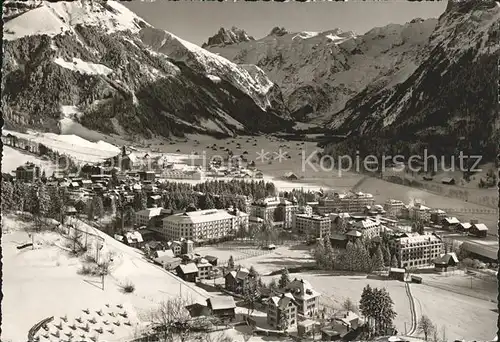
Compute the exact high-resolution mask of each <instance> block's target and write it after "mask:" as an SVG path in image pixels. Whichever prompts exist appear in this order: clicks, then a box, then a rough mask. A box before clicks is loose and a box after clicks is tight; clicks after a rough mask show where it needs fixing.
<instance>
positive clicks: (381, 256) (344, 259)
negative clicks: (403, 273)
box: [313, 236, 398, 273]
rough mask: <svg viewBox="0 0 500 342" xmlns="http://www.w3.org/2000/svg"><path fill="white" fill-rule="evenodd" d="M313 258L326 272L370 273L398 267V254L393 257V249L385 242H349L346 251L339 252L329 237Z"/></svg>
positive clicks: (319, 245)
mask: <svg viewBox="0 0 500 342" xmlns="http://www.w3.org/2000/svg"><path fill="white" fill-rule="evenodd" d="M313 256H314V259H315V260H316V264H317V266H318V267H319V268H320V269H326V270H334V269H335V270H340V271H352V272H367V273H370V272H373V271H378V270H382V269H383V268H384V267H388V266H391V267H397V265H398V260H397V257H396V254H394V255H392V256H391V249H390V248H389V247H388V245H387V244H385V243H384V242H383V241H382V242H379V241H368V240H364V239H359V240H356V241H355V242H352V241H349V242H348V243H347V246H346V249H345V250H339V249H334V248H333V247H332V244H331V242H330V237H329V236H327V237H325V238H324V239H321V240H319V241H318V244H317V246H316V248H315V250H314V252H313Z"/></svg>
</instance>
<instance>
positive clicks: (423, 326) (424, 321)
mask: <svg viewBox="0 0 500 342" xmlns="http://www.w3.org/2000/svg"><path fill="white" fill-rule="evenodd" d="M434 330H436V327H435V326H434V324H433V323H432V321H431V319H430V318H429V317H427V316H426V315H422V317H420V320H419V321H418V331H419V332H420V333H423V334H424V338H425V340H426V341H427V338H428V337H429V335H430V334H432V333H433V332H434Z"/></svg>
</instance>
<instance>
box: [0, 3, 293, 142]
mask: <svg viewBox="0 0 500 342" xmlns="http://www.w3.org/2000/svg"><path fill="white" fill-rule="evenodd" d="M6 4H7V6H6V7H7V9H5V8H6V7H4V14H5V13H7V14H10V18H11V19H10V20H8V21H6V22H5V25H4V51H5V52H4V69H3V71H4V78H3V81H2V82H3V87H4V92H3V95H2V107H3V108H4V109H5V111H4V114H5V118H6V125H7V126H8V127H28V128H36V129H46V130H50V131H58V129H60V124H61V120H64V119H65V120H72V121H74V122H78V123H80V124H82V125H84V126H85V127H87V128H89V129H93V130H98V131H101V132H103V133H116V134H122V135H130V134H139V135H143V136H146V137H150V136H153V135H163V136H169V135H172V134H177V135H182V134H184V133H187V132H201V133H208V134H216V135H219V134H222V135H233V134H235V133H239V132H246V133H256V132H260V131H266V132H268V131H275V130H278V129H281V128H283V127H285V129H286V127H290V126H291V125H292V122H291V121H290V117H289V114H288V112H287V109H286V107H285V106H284V103H283V100H282V97H281V92H280V89H279V87H277V86H276V85H275V84H274V83H273V82H271V81H270V80H269V79H268V78H267V76H266V75H265V73H264V72H263V71H262V70H261V69H260V68H258V67H256V66H240V65H236V64H234V63H232V62H230V61H228V60H226V59H224V58H221V57H220V56H217V55H215V54H212V53H210V52H208V51H206V50H204V49H202V48H200V47H198V46H196V45H194V44H191V43H189V42H186V41H184V40H182V39H180V38H179V37H176V36H175V35H172V34H170V33H168V32H166V31H163V30H157V29H155V28H154V27H152V26H151V25H149V24H148V23H147V22H145V21H144V20H143V19H141V18H139V17H137V16H136V15H135V14H134V13H133V12H131V11H130V10H128V9H127V8H126V7H125V6H123V5H122V4H120V3H119V2H117V1H82V0H80V1H74V2H60V3H55V2H48V1H29V2H24V1H23V2H19V1H10V2H6ZM26 4H28V5H29V6H26Z"/></svg>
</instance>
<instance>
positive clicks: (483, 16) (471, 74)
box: [329, 1, 500, 159]
mask: <svg viewBox="0 0 500 342" xmlns="http://www.w3.org/2000/svg"><path fill="white" fill-rule="evenodd" d="M499 54H500V3H499V2H495V1H467V2H456V3H451V2H450V4H449V5H448V7H447V9H446V11H445V13H443V15H441V17H440V18H439V21H438V24H437V25H436V28H435V30H434V31H433V33H432V35H431V37H430V39H429V43H428V44H427V45H426V46H425V49H423V50H422V52H421V59H420V62H419V64H418V65H417V67H416V69H415V70H414V71H413V72H412V73H411V74H409V75H408V76H407V77H406V78H405V79H403V80H402V82H400V83H398V84H393V85H391V86H386V87H383V88H376V87H375V88H371V89H370V88H366V89H365V90H363V91H362V92H361V93H359V94H358V95H356V96H355V97H353V98H352V99H351V100H350V101H348V103H347V104H346V106H345V108H344V109H343V110H342V111H340V112H338V113H336V114H335V115H334V116H333V117H332V119H331V120H330V122H329V127H330V129H332V130H333V131H335V132H338V133H339V134H348V135H349V136H350V138H349V139H348V140H347V141H345V142H343V143H341V144H340V146H336V145H332V151H335V152H337V153H341V152H342V151H344V152H345V151H347V150H350V149H352V148H354V147H355V148H362V149H364V150H367V149H368V146H371V148H372V149H374V150H377V149H379V150H381V149H383V146H386V147H387V146H393V147H397V146H399V147H398V148H395V149H394V151H393V152H396V150H398V149H399V150H401V149H404V150H405V154H411V153H417V152H419V151H422V150H423V149H424V148H427V149H429V150H431V151H429V153H431V152H432V153H435V154H437V155H450V154H452V153H458V151H459V150H461V151H462V152H464V154H468V155H470V154H478V155H483V156H484V157H485V158H487V159H491V158H492V157H493V156H494V154H495V153H496V150H497V143H498V139H499V138H500V134H499V131H500V118H499V115H498V98H497V88H496V80H497V79H498V77H499V74H498V68H497V62H498V59H499V57H500V55H499ZM367 137H370V138H367ZM348 145H350V147H349V148H348V147H347V146H348ZM377 146H378V147H377Z"/></svg>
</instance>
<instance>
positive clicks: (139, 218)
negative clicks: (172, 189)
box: [134, 207, 168, 226]
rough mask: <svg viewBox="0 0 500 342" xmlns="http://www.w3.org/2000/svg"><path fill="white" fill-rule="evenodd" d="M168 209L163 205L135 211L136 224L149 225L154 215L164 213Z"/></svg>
mask: <svg viewBox="0 0 500 342" xmlns="http://www.w3.org/2000/svg"><path fill="white" fill-rule="evenodd" d="M165 212H168V211H166V210H165V209H163V208H161V207H157V208H148V209H144V210H140V211H138V212H136V213H135V220H134V221H135V224H136V225H137V226H147V225H148V224H149V221H151V220H152V219H153V218H154V217H156V216H160V215H162V214H164V213H165Z"/></svg>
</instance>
